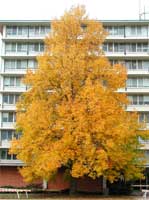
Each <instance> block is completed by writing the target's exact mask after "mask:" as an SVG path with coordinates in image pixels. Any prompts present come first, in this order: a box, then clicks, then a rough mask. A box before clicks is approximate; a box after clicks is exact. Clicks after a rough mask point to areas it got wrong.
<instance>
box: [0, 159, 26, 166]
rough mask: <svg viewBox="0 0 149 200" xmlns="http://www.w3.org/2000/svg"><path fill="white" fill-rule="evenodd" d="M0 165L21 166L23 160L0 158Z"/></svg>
mask: <svg viewBox="0 0 149 200" xmlns="http://www.w3.org/2000/svg"><path fill="white" fill-rule="evenodd" d="M0 166H23V162H22V161H20V160H6V159H0Z"/></svg>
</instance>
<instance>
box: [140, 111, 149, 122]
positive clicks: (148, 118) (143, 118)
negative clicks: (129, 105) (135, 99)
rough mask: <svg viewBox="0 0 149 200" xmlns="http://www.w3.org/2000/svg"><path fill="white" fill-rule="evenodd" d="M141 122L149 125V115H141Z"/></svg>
mask: <svg viewBox="0 0 149 200" xmlns="http://www.w3.org/2000/svg"><path fill="white" fill-rule="evenodd" d="M139 122H140V123H142V122H143V123H144V122H145V123H149V113H139Z"/></svg>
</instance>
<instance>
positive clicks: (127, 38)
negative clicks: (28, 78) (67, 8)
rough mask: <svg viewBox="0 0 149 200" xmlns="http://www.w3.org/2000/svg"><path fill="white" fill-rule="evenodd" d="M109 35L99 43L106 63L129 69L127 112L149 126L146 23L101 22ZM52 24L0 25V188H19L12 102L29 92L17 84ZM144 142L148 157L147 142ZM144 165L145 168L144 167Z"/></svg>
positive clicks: (148, 25)
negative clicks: (11, 149)
mask: <svg viewBox="0 0 149 200" xmlns="http://www.w3.org/2000/svg"><path fill="white" fill-rule="evenodd" d="M103 25H104V27H105V29H106V30H107V31H108V32H109V35H108V37H107V39H106V41H105V43H104V45H103V49H104V51H105V54H106V56H108V58H109V60H110V62H111V63H112V64H114V63H117V62H119V63H122V64H124V65H125V66H126V68H127V71H128V80H127V84H126V88H120V89H119V92H125V93H127V94H128V98H129V99H130V105H129V106H128V107H127V111H130V112H131V111H134V110H136V111H138V112H139V119H138V120H139V121H140V122H143V121H146V122H147V127H148V128H149V21H147V20H134V21H132V20H128V21H110V20H109V21H103ZM49 32H50V21H0V186H6V185H17V186H23V185H25V183H24V182H23V180H22V178H21V176H20V175H19V173H18V172H17V167H18V166H22V165H23V163H22V162H21V161H20V160H17V159H16V156H15V155H10V154H8V149H9V147H10V141H11V139H12V138H14V137H20V135H21V133H20V135H19V134H16V133H15V122H16V113H15V109H16V107H15V104H16V102H17V100H18V98H19V95H20V94H21V93H22V92H25V91H26V90H27V89H28V88H27V87H26V86H25V85H24V84H23V83H22V82H21V79H22V78H23V76H24V75H25V73H26V70H27V69H31V70H36V68H37V61H36V56H37V55H39V54H42V52H43V50H44V43H43V39H44V37H45V36H46V35H47V34H48V33H49ZM141 142H142V143H144V151H145V154H146V157H147V158H148V157H149V143H148V142H147V141H141ZM147 167H148V164H147Z"/></svg>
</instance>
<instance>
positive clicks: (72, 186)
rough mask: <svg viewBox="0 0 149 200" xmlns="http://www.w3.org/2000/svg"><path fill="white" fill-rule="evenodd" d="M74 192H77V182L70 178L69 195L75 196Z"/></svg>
mask: <svg viewBox="0 0 149 200" xmlns="http://www.w3.org/2000/svg"><path fill="white" fill-rule="evenodd" d="M76 190H77V180H76V179H75V178H73V177H71V182H70V190H69V194H70V195H73V194H75V193H76Z"/></svg>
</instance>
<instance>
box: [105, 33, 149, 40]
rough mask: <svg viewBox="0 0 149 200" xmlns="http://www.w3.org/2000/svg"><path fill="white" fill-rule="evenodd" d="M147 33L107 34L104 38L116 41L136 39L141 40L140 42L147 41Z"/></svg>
mask: <svg viewBox="0 0 149 200" xmlns="http://www.w3.org/2000/svg"><path fill="white" fill-rule="evenodd" d="M148 39H149V38H148V35H147V34H146V35H124V34H123V35H108V36H107V37H106V40H108V41H109V40H111V41H113V40H116V41H123V40H125V41H128V42H129V41H138V40H141V41H142V42H145V41H148Z"/></svg>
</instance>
